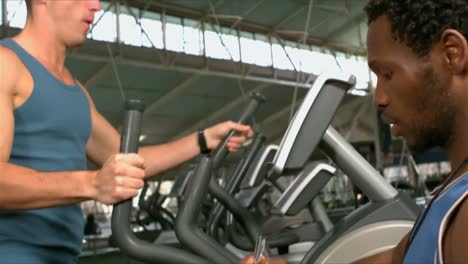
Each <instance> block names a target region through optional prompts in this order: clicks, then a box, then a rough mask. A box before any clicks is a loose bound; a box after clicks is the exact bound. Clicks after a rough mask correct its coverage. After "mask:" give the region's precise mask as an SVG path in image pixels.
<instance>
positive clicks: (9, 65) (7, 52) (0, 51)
mask: <svg viewBox="0 0 468 264" xmlns="http://www.w3.org/2000/svg"><path fill="white" fill-rule="evenodd" d="M21 66H23V67H24V65H23V63H22V62H21V60H20V58H19V57H18V55H17V54H16V53H15V52H14V51H13V50H11V49H9V48H7V47H5V46H2V45H0V70H1V71H2V72H3V73H8V76H10V75H11V74H14V72H17V71H18V70H19V69H20V68H19V67H21ZM4 77H7V76H4Z"/></svg>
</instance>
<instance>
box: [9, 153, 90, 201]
mask: <svg viewBox="0 0 468 264" xmlns="http://www.w3.org/2000/svg"><path fill="white" fill-rule="evenodd" d="M95 174H96V172H94V171H70V172H38V171H35V170H32V169H29V168H25V167H21V166H17V165H14V164H10V163H6V162H1V163H0V190H1V191H0V210H22V209H36V208H44V207H53V206H60V205H66V204H72V203H77V202H81V201H84V200H89V199H92V198H93V196H94V193H93V188H92V182H93V177H94V175H95Z"/></svg>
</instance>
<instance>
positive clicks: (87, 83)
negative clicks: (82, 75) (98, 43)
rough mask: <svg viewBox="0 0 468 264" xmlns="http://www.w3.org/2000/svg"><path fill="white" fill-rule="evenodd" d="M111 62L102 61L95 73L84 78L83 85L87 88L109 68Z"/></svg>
mask: <svg viewBox="0 0 468 264" xmlns="http://www.w3.org/2000/svg"><path fill="white" fill-rule="evenodd" d="M111 66H112V64H111V63H104V65H102V66H101V68H99V70H97V71H96V72H95V73H93V74H92V75H91V76H90V77H89V78H88V79H86V80H85V81H84V83H83V85H84V87H86V88H89V87H90V86H91V85H93V84H94V83H95V82H96V81H97V80H98V79H99V78H100V77H101V76H102V75H104V74H105V73H106V72H107V71H108V70H109V69H110V68H111Z"/></svg>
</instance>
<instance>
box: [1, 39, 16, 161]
mask: <svg viewBox="0 0 468 264" xmlns="http://www.w3.org/2000/svg"><path fill="white" fill-rule="evenodd" d="M2 55H6V54H5V49H4V48H0V58H3V59H0V80H1V81H0V162H2V161H8V160H9V159H10V154H11V148H12V145H13V134H14V127H15V123H14V117H13V111H14V106H13V94H14V93H13V91H14V85H15V84H14V80H13V78H12V77H13V75H12V74H11V73H10V71H11V70H12V68H13V67H7V65H8V63H9V62H8V61H7V60H8V59H7V56H2Z"/></svg>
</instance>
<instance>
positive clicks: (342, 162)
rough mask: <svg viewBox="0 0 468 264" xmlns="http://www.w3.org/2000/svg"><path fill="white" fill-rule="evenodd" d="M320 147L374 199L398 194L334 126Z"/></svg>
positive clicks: (328, 131)
mask: <svg viewBox="0 0 468 264" xmlns="http://www.w3.org/2000/svg"><path fill="white" fill-rule="evenodd" d="M320 147H321V149H322V150H323V151H324V152H325V153H326V154H327V155H328V156H329V157H330V158H331V159H332V160H333V161H334V162H335V163H336V164H337V165H338V167H339V168H340V169H341V170H343V171H344V172H345V173H346V174H347V175H348V176H349V177H350V178H351V180H352V181H353V183H354V184H356V185H357V186H358V187H359V188H360V189H361V190H362V191H363V192H364V193H365V194H366V195H367V196H368V197H369V199H371V200H372V201H383V200H387V199H391V198H393V197H395V196H397V195H398V191H397V190H396V189H395V188H393V187H392V186H391V185H390V184H389V183H387V182H386V181H385V179H384V178H383V177H382V176H381V175H380V174H379V173H378V172H377V171H376V170H375V169H374V168H373V167H372V166H371V165H370V164H369V163H368V162H367V161H366V160H365V159H364V158H363V157H362V156H361V155H360V154H359V152H357V151H356V150H355V149H354V148H353V147H352V146H351V144H349V143H348V142H347V141H346V140H345V139H344V138H343V137H342V136H341V135H340V134H339V133H338V132H337V131H336V130H335V129H334V128H333V127H332V126H330V127H329V128H328V129H327V131H326V132H325V135H324V136H323V139H322V142H321V143H320Z"/></svg>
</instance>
